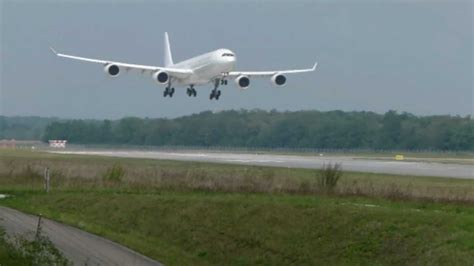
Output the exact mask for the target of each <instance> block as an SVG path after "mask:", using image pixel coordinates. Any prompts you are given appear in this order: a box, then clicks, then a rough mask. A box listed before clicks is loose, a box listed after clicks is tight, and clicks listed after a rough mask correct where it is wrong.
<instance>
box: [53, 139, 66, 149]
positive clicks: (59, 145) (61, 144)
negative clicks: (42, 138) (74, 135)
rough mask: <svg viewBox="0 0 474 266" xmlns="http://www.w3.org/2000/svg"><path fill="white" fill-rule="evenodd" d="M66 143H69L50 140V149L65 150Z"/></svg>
mask: <svg viewBox="0 0 474 266" xmlns="http://www.w3.org/2000/svg"><path fill="white" fill-rule="evenodd" d="M66 143H67V140H56V139H51V140H49V147H50V148H59V149H64V148H66Z"/></svg>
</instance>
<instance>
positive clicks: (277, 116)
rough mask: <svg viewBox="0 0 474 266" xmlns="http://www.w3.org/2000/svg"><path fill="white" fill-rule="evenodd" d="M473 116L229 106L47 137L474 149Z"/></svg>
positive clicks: (86, 124)
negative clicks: (187, 114)
mask: <svg viewBox="0 0 474 266" xmlns="http://www.w3.org/2000/svg"><path fill="white" fill-rule="evenodd" d="M473 130H474V121H473V120H472V119H471V117H470V116H467V117H459V116H424V117H419V116H415V115H412V114H409V113H401V114H400V113H397V112H395V111H389V112H387V113H385V114H383V115H381V114H376V113H372V112H342V111H330V112H319V111H298V112H277V111H270V112H267V111H261V110H253V111H244V110H242V111H223V112H219V113H212V112H209V111H208V112H202V113H199V114H195V115H191V116H185V117H180V118H175V119H148V118H145V119H141V118H134V117H130V118H123V119H120V120H116V121H110V120H104V121H97V120H93V121H91V120H69V121H57V122H53V123H51V124H50V125H49V126H47V127H46V130H45V133H44V136H43V140H48V139H67V140H68V141H69V143H78V144H131V145H157V146H161V145H189V146H235V147H268V148H275V147H278V148H334V149H405V150H406V149H408V150H414V149H423V150H428V149H435V150H474V134H473V133H474V131H473Z"/></svg>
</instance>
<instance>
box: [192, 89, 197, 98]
mask: <svg viewBox="0 0 474 266" xmlns="http://www.w3.org/2000/svg"><path fill="white" fill-rule="evenodd" d="M192 94H193V96H194V97H196V95H197V91H196V90H195V89H193V91H192Z"/></svg>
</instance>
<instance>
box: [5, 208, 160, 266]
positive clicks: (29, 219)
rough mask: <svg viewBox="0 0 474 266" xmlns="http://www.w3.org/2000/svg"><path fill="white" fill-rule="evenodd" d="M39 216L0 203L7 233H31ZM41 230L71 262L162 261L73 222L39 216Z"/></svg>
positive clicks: (154, 262)
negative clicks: (75, 225)
mask: <svg viewBox="0 0 474 266" xmlns="http://www.w3.org/2000/svg"><path fill="white" fill-rule="evenodd" d="M37 224H38V217H36V216H33V215H29V214H24V213H22V212H19V211H17V210H14V209H10V208H6V207H0V226H1V227H3V228H4V229H5V232H6V233H7V235H9V236H14V235H25V234H26V236H30V237H31V236H32V235H33V234H34V232H35V231H36V227H37ZM42 233H43V234H44V235H46V236H47V237H48V238H49V239H50V240H51V242H53V244H54V245H55V246H56V248H58V249H59V250H60V251H61V253H63V255H64V257H66V258H67V259H68V260H70V261H71V262H72V263H73V264H74V265H161V264H160V263H158V262H156V261H154V260H152V259H150V258H148V257H145V256H143V255H141V254H139V253H137V252H135V251H133V250H131V249H129V248H126V247H124V246H121V245H119V244H117V243H115V242H112V241H110V240H107V239H105V238H102V237H99V236H96V235H93V234H90V233H87V232H85V231H82V230H79V229H77V228H74V227H72V226H68V225H65V224H62V223H58V222H55V221H52V220H49V219H45V218H42Z"/></svg>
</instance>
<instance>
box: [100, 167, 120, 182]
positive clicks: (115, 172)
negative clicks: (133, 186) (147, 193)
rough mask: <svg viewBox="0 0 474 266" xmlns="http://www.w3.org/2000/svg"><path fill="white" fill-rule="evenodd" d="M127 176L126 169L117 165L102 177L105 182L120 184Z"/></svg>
mask: <svg viewBox="0 0 474 266" xmlns="http://www.w3.org/2000/svg"><path fill="white" fill-rule="evenodd" d="M124 175H125V169H124V168H123V166H122V165H120V164H118V163H116V164H114V165H113V166H112V167H109V168H108V169H107V171H105V173H104V175H103V176H102V177H103V179H104V180H107V181H114V182H120V181H122V178H123V177H124Z"/></svg>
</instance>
